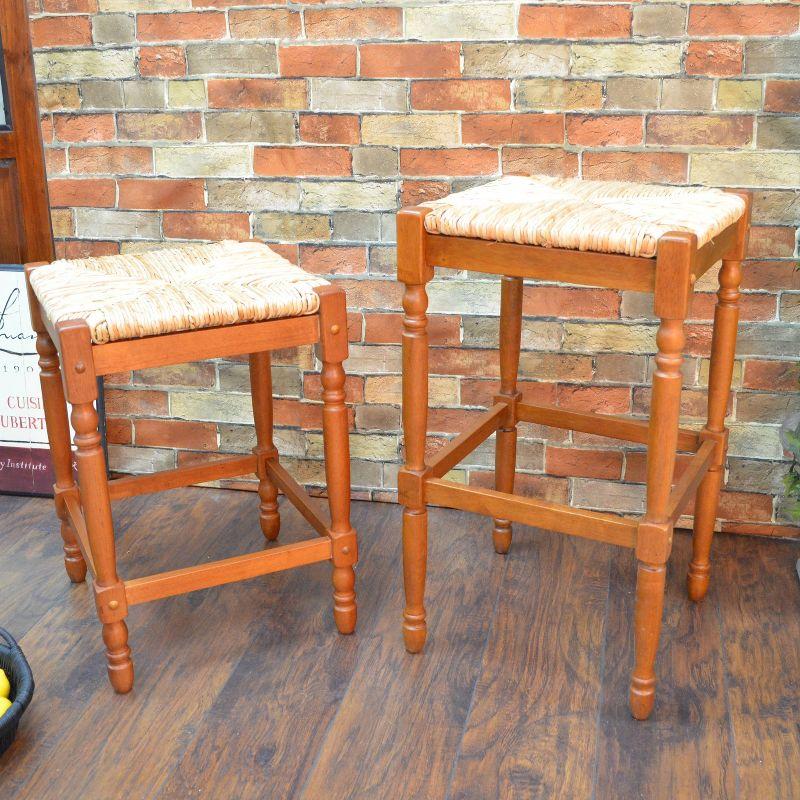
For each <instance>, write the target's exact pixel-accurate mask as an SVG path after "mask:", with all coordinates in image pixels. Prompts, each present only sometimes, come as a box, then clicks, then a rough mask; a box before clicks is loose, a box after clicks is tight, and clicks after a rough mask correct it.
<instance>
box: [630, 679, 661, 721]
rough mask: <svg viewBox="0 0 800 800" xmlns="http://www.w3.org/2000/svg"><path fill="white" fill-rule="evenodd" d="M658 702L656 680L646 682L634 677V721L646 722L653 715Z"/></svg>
mask: <svg viewBox="0 0 800 800" xmlns="http://www.w3.org/2000/svg"><path fill="white" fill-rule="evenodd" d="M655 702H656V681H655V678H653V679H651V680H645V679H643V678H637V677H636V676H634V677H633V678H632V679H631V691H630V706H631V714H632V715H633V718H634V719H638V720H646V719H647V718H648V717H649V716H650V714H652V713H653V706H654V705H655Z"/></svg>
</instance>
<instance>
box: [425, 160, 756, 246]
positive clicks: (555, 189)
mask: <svg viewBox="0 0 800 800" xmlns="http://www.w3.org/2000/svg"><path fill="white" fill-rule="evenodd" d="M422 205H423V206H425V207H427V208H432V209H433V211H431V212H430V213H429V214H428V215H427V216H426V217H425V228H426V229H427V230H428V231H429V232H430V233H441V234H444V235H445V236H467V237H471V238H476V239H488V240H490V241H495V242H516V243H518V244H531V245H536V246H538V247H560V248H564V249H567V250H589V251H593V252H597V253H622V254H624V255H629V256H643V257H645V258H651V257H652V256H654V255H655V254H656V247H657V244H658V239H659V237H660V236H662V235H663V234H664V233H666V232H667V231H689V232H691V233H694V234H696V235H697V240H698V246H700V247H702V246H703V245H704V244H706V242H708V241H710V240H711V239H713V238H714V236H716V235H717V234H718V233H720V232H721V231H723V230H724V229H725V228H727V227H728V226H729V225H730V224H731V223H733V222H735V221H736V220H737V219H739V217H740V216H741V215H742V213H743V212H744V201H743V200H742V199H741V198H740V197H739V196H738V195H735V194H730V193H726V192H722V191H720V190H719V189H706V188H693V187H675V186H655V185H652V184H642V183H628V182H622V181H583V180H580V179H578V178H551V177H547V176H544V175H534V176H531V177H524V176H516V175H514V176H508V177H505V178H501V179H500V180H496V181H492V182H491V183H486V184H484V185H483V186H476V187H475V188H473V189H467V190H466V191H463V192H457V193H455V194H451V195H449V196H448V197H445V198H443V199H441V200H432V201H430V202H427V203H423V204H422Z"/></svg>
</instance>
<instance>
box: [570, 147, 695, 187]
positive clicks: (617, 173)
mask: <svg viewBox="0 0 800 800" xmlns="http://www.w3.org/2000/svg"><path fill="white" fill-rule="evenodd" d="M582 158H583V177H584V178H589V179H593V180H619V181H637V182H654V183H685V182H686V173H687V169H688V164H689V157H688V156H687V155H686V153H625V152H605V153H602V152H600V153H597V152H586V153H583V154H582Z"/></svg>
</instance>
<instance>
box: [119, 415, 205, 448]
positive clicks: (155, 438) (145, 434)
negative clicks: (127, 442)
mask: <svg viewBox="0 0 800 800" xmlns="http://www.w3.org/2000/svg"><path fill="white" fill-rule="evenodd" d="M135 427H136V444H137V445H144V446H146V447H178V448H181V449H183V450H216V449H217V426H216V425H214V424H213V423H211V422H190V421H187V420H181V419H137V420H136V422H135Z"/></svg>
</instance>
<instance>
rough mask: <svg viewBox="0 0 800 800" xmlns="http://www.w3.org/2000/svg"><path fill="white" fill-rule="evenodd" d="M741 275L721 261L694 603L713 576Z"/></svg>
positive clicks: (691, 584)
mask: <svg viewBox="0 0 800 800" xmlns="http://www.w3.org/2000/svg"><path fill="white" fill-rule="evenodd" d="M741 274H742V270H741V262H739V261H723V262H722V269H721V270H720V273H719V292H718V293H717V307H716V310H715V311H714V334H713V337H712V342H711V369H710V374H709V379H708V420H707V422H706V427H705V430H706V431H707V432H710V434H711V435H713V436H715V437H716V438H717V441H718V447H719V449H718V453H717V457H716V458H715V460H714V462H713V463H712V465H711V466H710V467H709V470H708V472H707V473H706V475H705V477H704V478H703V480H702V482H701V483H700V486H698V488H697V496H696V498H695V505H694V535H693V537H692V560H691V561H690V562H689V573H688V575H687V578H686V588H687V590H688V593H689V597H690V598H691V599H692V600H694V601H695V602H699V601H700V600H702V599H703V598H704V597H705V596H706V592H707V591H708V582H709V578H710V573H711V542H712V540H713V538H714V524H715V522H716V519H717V506H718V504H719V493H720V489H721V487H722V475H723V470H724V467H725V450H726V444H727V437H726V435H725V434H726V430H725V414H726V412H727V407H728V397H729V395H730V389H731V381H732V379H733V362H734V357H735V355H736V328H737V325H738V322H739V282H740V280H741Z"/></svg>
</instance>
